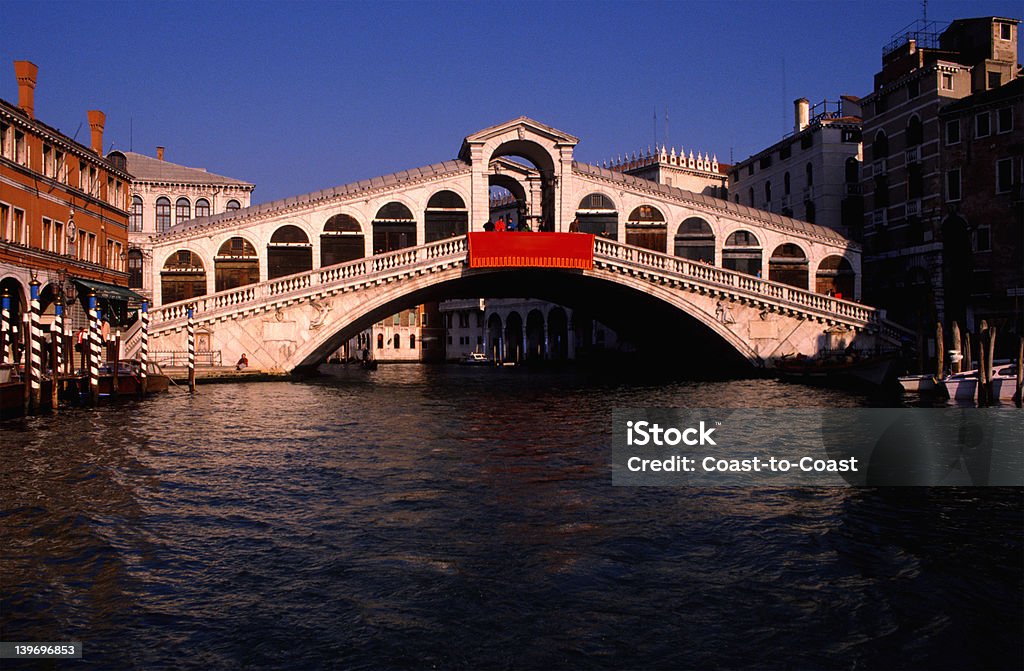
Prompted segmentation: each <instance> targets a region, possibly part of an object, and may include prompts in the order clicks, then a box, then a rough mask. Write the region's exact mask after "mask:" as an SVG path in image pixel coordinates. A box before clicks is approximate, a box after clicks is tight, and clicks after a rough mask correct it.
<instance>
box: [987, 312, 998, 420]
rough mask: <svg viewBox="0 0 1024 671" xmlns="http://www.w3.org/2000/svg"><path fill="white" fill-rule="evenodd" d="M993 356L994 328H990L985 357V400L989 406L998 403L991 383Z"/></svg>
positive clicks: (993, 371)
mask: <svg viewBox="0 0 1024 671" xmlns="http://www.w3.org/2000/svg"><path fill="white" fill-rule="evenodd" d="M995 356H996V327H995V326H990V327H989V329H988V353H987V354H986V355H985V365H986V370H985V398H987V399H988V403H989V405H995V404H997V403H998V402H999V398H998V397H997V396H996V395H995V386H996V385H995V383H994V382H993V381H992V378H993V376H994V375H995V364H994V361H995Z"/></svg>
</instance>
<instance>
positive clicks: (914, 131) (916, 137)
mask: <svg viewBox="0 0 1024 671" xmlns="http://www.w3.org/2000/svg"><path fill="white" fill-rule="evenodd" d="M923 141H924V124H922V123H921V119H920V117H918V116H917V115H916V114H915V115H914V116H912V117H910V120H909V121H908V122H907V147H916V146H917V145H919V144H921V143H922V142H923Z"/></svg>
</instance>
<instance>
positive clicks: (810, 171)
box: [805, 163, 814, 187]
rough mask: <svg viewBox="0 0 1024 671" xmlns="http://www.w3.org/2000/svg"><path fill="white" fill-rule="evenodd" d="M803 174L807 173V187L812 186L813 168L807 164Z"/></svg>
mask: <svg viewBox="0 0 1024 671" xmlns="http://www.w3.org/2000/svg"><path fill="white" fill-rule="evenodd" d="M805 172H806V173H807V186H808V187H811V186H814V166H813V165H811V164H810V163H808V164H807V168H806V169H805Z"/></svg>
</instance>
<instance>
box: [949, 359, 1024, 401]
mask: <svg viewBox="0 0 1024 671" xmlns="http://www.w3.org/2000/svg"><path fill="white" fill-rule="evenodd" d="M941 384H942V386H943V387H945V389H946V393H947V394H949V398H950V400H954V401H973V400H974V399H976V398H977V397H978V369H977V368H975V369H973V370H967V371H964V372H962V373H954V374H953V375H948V376H946V377H945V378H943V380H942V382H941ZM1016 393H1017V366H1016V365H1005V363H1004V364H1003V365H997V366H995V367H994V368H993V370H992V396H993V397H994V398H997V399H999V400H1000V401H1012V400H1013V397H1014V395H1015V394H1016Z"/></svg>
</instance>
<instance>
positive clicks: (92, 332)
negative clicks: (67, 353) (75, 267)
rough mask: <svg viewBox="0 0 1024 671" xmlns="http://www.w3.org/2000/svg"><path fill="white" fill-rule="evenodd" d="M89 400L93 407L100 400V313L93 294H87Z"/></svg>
mask: <svg viewBox="0 0 1024 671" xmlns="http://www.w3.org/2000/svg"><path fill="white" fill-rule="evenodd" d="M89 399H90V400H91V401H92V403H93V404H94V405H95V404H96V403H97V402H98V401H99V400H100V312H99V310H97V309H96V295H95V294H93V293H90V294H89Z"/></svg>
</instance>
